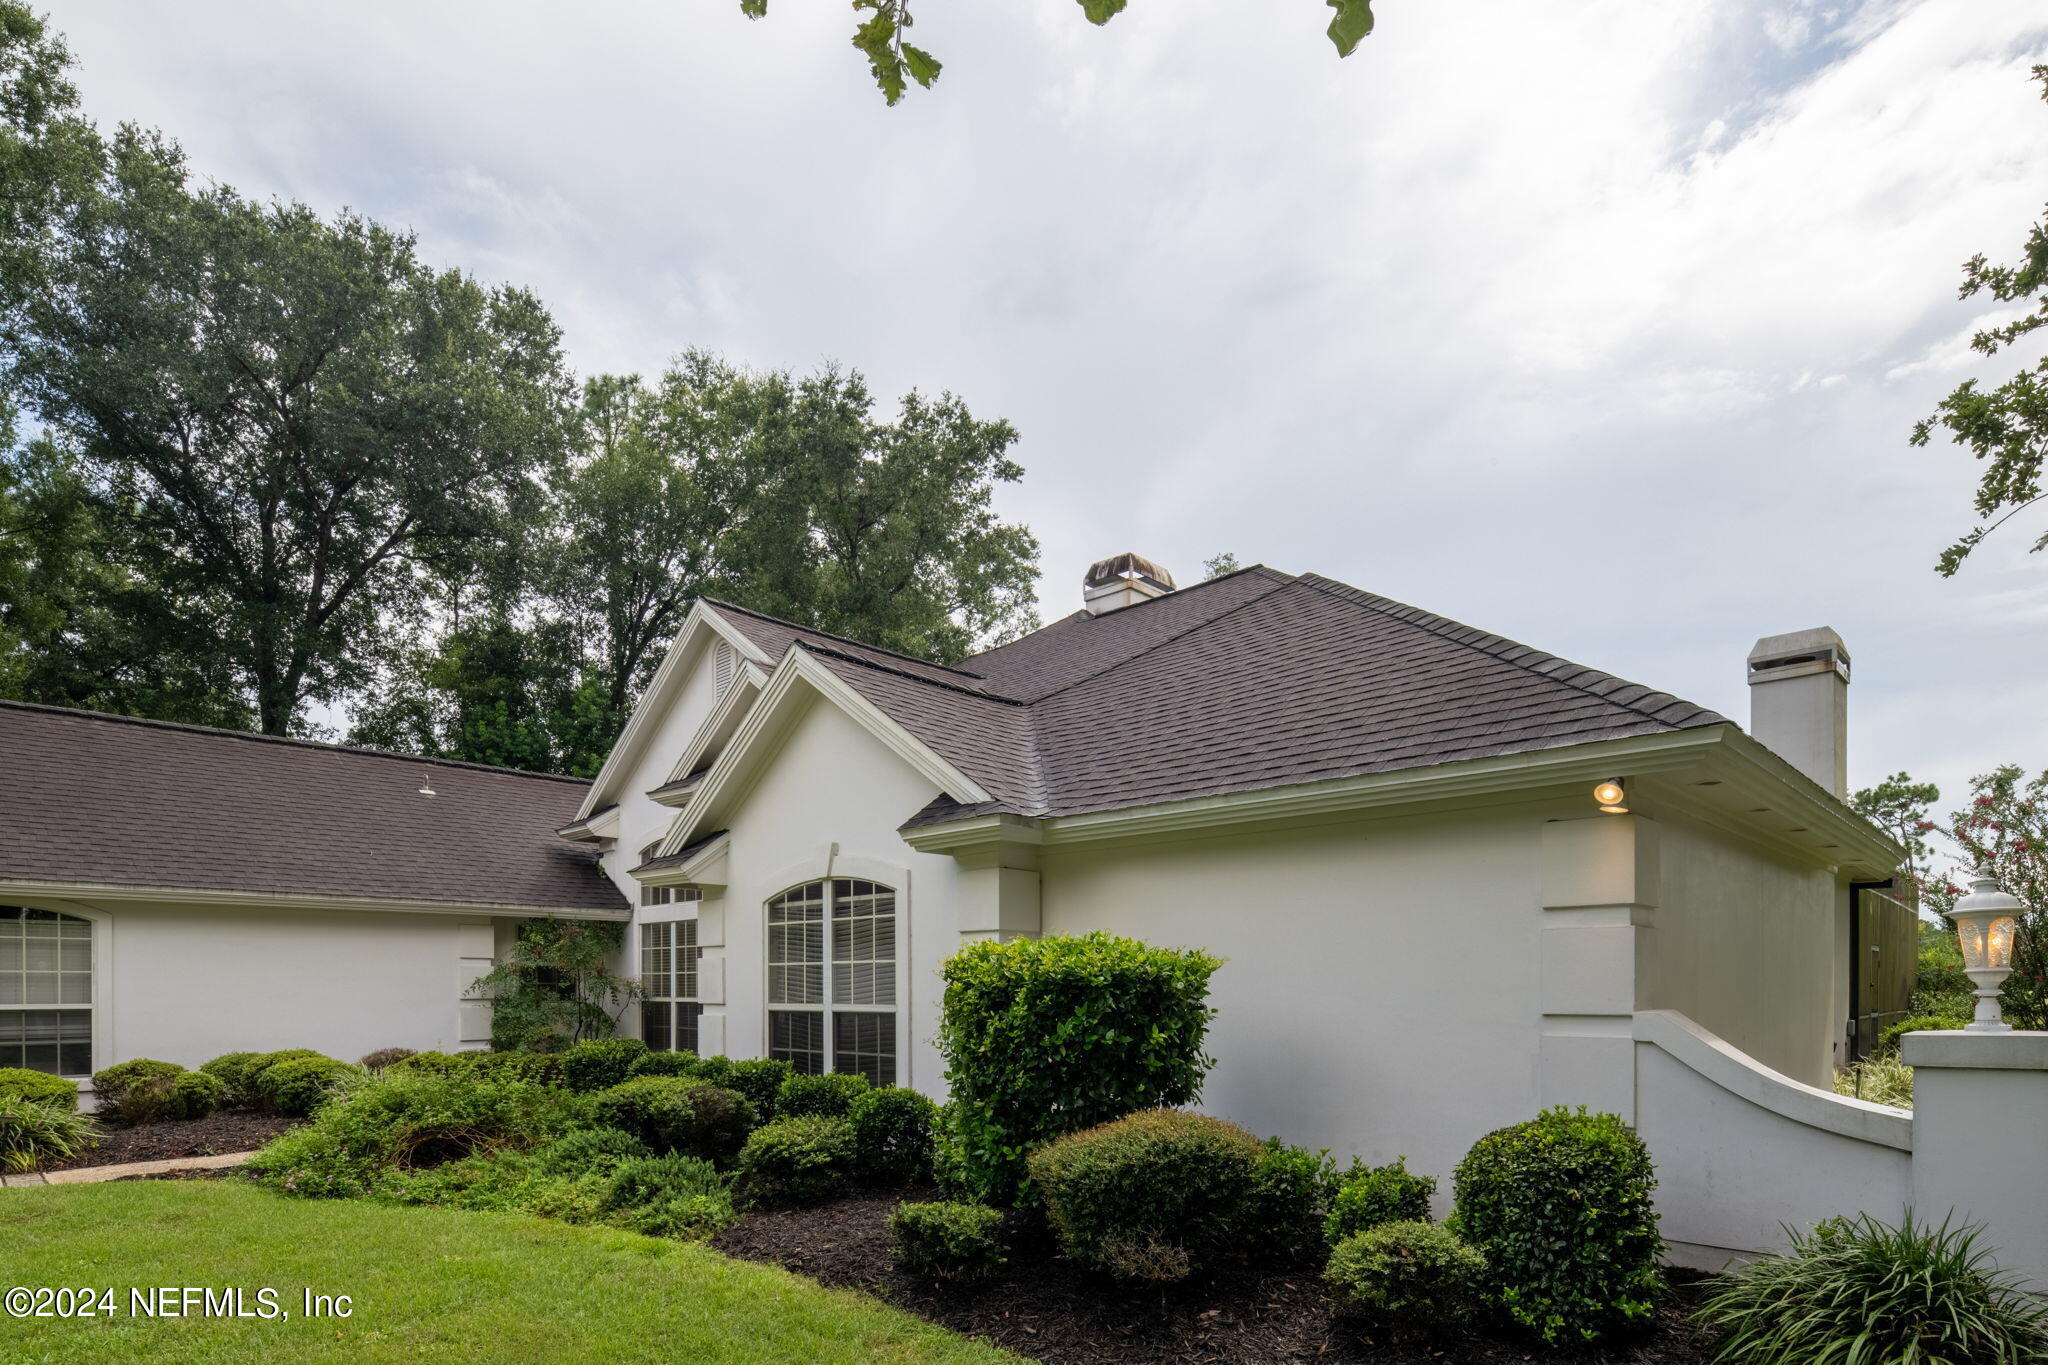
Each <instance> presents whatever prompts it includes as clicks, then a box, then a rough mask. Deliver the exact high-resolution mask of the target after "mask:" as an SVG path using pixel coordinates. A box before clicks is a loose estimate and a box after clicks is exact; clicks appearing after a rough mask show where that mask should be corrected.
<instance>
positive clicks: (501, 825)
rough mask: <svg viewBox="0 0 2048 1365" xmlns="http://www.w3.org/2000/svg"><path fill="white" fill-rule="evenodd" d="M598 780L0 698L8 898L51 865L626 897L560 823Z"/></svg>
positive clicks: (534, 901) (579, 902) (349, 888)
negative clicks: (563, 834)
mask: <svg viewBox="0 0 2048 1365" xmlns="http://www.w3.org/2000/svg"><path fill="white" fill-rule="evenodd" d="M422 786H431V787H432V788H433V790H434V793H435V794H434V795H433V796H426V795H423V794H422V793H421V792H420V790H419V789H420V788H421V787H422ZM588 789H589V784H588V783H586V782H581V781H578V780H576V779H573V778H564V777H550V776H545V775H541V774H535V773H520V772H513V771H510V770H507V769H503V768H489V767H484V766H481V765H478V764H470V763H451V762H445V761H440V760H431V759H419V758H409V757H404V756H401V755H396V754H386V753H381V752H378V751H376V750H369V749H351V748H346V747H343V746H339V745H331V744H314V743H310V742H307V741H303V740H291V739H279V738H276V737H273V736H267V735H250V734H243V733H239V732H236V731H231V730H212V729H207V728H205V727H201V726H190V725H171V724H166V723H163V722H159V721H146V720H136V719H133V718H131V717H126V716H108V715H102V714H100V713H98V712H92V711H68V710H64V709H61V708H57V707H48V706H32V705H27V704H24V703H20V702H0V897H4V896H5V894H6V892H5V887H4V882H6V881H49V882H72V883H88V884H108V885H117V886H135V887H178V888H184V889H193V890H211V891H239V892H257V893H265V894H274V893H283V894H303V895H317V896H332V897H345V898H358V899H363V900H371V901H376V900H386V901H446V902H452V903H458V904H467V905H506V906H516V907H521V908H531V909H534V910H536V911H539V910H585V911H592V910H616V911H622V912H623V911H624V910H625V909H626V908H627V906H626V901H625V898H624V897H623V896H621V895H620V894H619V891H618V889H617V888H616V887H615V886H614V885H613V884H612V882H611V881H610V879H609V878H607V877H605V876H604V875H603V874H602V873H601V872H599V871H598V869H597V865H596V861H595V853H594V852H593V851H592V850H590V849H588V848H585V847H580V846H578V845H576V844H572V843H569V842H568V841H566V840H564V839H561V838H558V837H557V836H556V834H555V831H556V830H557V829H559V828H561V827H562V826H564V825H565V824H566V823H567V822H569V821H570V820H571V819H572V818H573V817H574V816H575V814H576V810H577V807H578V805H579V804H580V803H581V802H582V799H583V796H584V794H585V792H586V791H587V790H588Z"/></svg>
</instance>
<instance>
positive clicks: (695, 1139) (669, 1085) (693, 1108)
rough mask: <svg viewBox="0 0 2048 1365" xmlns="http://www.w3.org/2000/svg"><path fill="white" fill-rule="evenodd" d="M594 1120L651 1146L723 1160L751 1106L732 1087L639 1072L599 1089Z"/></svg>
mask: <svg viewBox="0 0 2048 1365" xmlns="http://www.w3.org/2000/svg"><path fill="white" fill-rule="evenodd" d="M596 1115H597V1121H598V1122H600V1123H604V1124H608V1125H610V1126H611V1127H613V1128H622V1129H624V1130H625V1131H626V1132H629V1133H631V1134H633V1136H635V1137H637V1138H639V1139H640V1140H641V1141H642V1142H644V1143H646V1144H647V1145H648V1147H649V1148H651V1149H652V1150H654V1151H656V1152H681V1153H682V1154H684V1155H685V1156H694V1157H701V1158H703V1159H704V1160H706V1161H724V1160H726V1159H728V1158H730V1157H731V1156H732V1155H733V1153H735V1152H737V1151H738V1150H739V1149H740V1144H741V1143H742V1142H744V1141H746V1137H747V1130H748V1129H750V1128H752V1127H753V1126H754V1106H752V1105H751V1104H748V1103H747V1100H746V1097H745V1096H744V1095H741V1094H740V1093H739V1092H738V1091H736V1090H727V1089H725V1088H724V1087H723V1086H717V1085H713V1084H711V1082H709V1081H704V1080H699V1079H697V1078H696V1077H694V1076H641V1077H639V1078H638V1079H636V1080H630V1081H622V1082H620V1083H619V1084H617V1085H615V1086H612V1087H611V1088H610V1089H609V1090H604V1091H600V1092H599V1093H598V1096H597V1106H596Z"/></svg>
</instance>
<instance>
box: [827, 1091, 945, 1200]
mask: <svg viewBox="0 0 2048 1365" xmlns="http://www.w3.org/2000/svg"><path fill="white" fill-rule="evenodd" d="M846 1118H847V1122H849V1123H851V1124H852V1125H853V1145H854V1151H855V1156H856V1161H857V1164H858V1165H859V1168H860V1173H861V1175H862V1176H863V1177H864V1178H866V1179H868V1180H875V1181H893V1182H896V1183H899V1184H900V1183H903V1182H906V1181H911V1180H924V1179H927V1178H929V1177H930V1175H931V1173H932V1135H933V1133H934V1132H935V1131H936V1129H937V1127H938V1122H939V1106H938V1105H936V1104H934V1103H932V1102H931V1101H930V1100H929V1099H927V1098H925V1097H924V1096H923V1095H920V1094H918V1093H917V1092H916V1091H915V1090H909V1089H906V1088H904V1087H903V1086H900V1085H885V1086H882V1087H881V1088H880V1089H876V1090H867V1091H863V1092H862V1093H861V1094H859V1095H857V1096H855V1097H854V1101H853V1104H852V1106H851V1107H850V1108H849V1109H848V1110H847V1113H846Z"/></svg>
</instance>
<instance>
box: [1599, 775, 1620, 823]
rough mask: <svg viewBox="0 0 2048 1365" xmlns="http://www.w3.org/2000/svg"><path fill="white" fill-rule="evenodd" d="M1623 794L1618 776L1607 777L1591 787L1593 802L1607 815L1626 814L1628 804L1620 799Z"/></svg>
mask: <svg viewBox="0 0 2048 1365" xmlns="http://www.w3.org/2000/svg"><path fill="white" fill-rule="evenodd" d="M1625 795H1626V793H1625V792H1624V791H1623V790H1622V786H1621V779H1620V778H1618V777H1616V778H1609V779H1608V780H1607V781H1605V782H1602V783H1601V784H1600V785H1599V786H1597V787H1595V788H1593V803H1594V804H1595V805H1597V806H1599V807H1600V809H1601V810H1604V811H1606V812H1607V813H1608V814H1609V815H1626V814H1628V806H1627V805H1626V804H1625V803H1624V802H1623V800H1622V798H1623V797H1624V796H1625Z"/></svg>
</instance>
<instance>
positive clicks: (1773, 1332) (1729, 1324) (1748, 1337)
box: [1699, 1212, 2048, 1365]
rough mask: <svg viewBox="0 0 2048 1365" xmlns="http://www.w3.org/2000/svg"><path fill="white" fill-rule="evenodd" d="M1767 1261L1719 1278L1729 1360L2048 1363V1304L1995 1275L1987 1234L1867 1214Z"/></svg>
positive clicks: (1707, 1309) (1711, 1299)
mask: <svg viewBox="0 0 2048 1365" xmlns="http://www.w3.org/2000/svg"><path fill="white" fill-rule="evenodd" d="M1790 1235H1791V1239H1792V1245H1791V1247H1790V1248H1789V1249H1788V1250H1787V1251H1786V1252H1785V1254H1784V1255H1781V1256H1767V1257H1765V1258H1763V1259H1762V1260H1759V1261H1755V1262H1752V1263H1751V1264H1749V1265H1746V1266H1744V1267H1742V1268H1741V1269H1740V1270H1737V1271H1735V1272H1733V1273H1732V1274H1729V1275H1726V1276H1724V1277H1722V1278H1721V1279H1720V1280H1718V1281H1716V1282H1715V1287H1714V1288H1712V1289H1710V1290H1709V1291H1708V1293H1707V1298H1706V1302H1705V1303H1704V1304H1702V1305H1701V1307H1700V1311H1699V1317H1700V1319H1701V1321H1703V1322H1705V1323H1707V1324H1709V1325H1710V1326H1713V1327H1715V1328H1718V1329H1719V1331H1720V1335H1721V1341H1720V1354H1719V1357H1718V1358H1719V1359H1721V1360H1724V1361H1728V1362H1731V1365H1776V1363H1777V1362H1779V1361H1789V1360H1816V1361H1821V1360H1825V1361H1837V1360H1839V1361H1848V1360H1855V1361H1868V1362H1870V1365H1905V1363H1906V1362H1913V1363H1914V1365H1926V1363H1927V1362H1941V1361H1969V1362H1971V1363H1972V1365H2019V1362H2021V1361H2039V1360H2042V1359H2048V1303H2043V1302H2042V1301H2041V1300H2039V1299H2036V1298H2034V1297H2033V1296H2032V1295H2030V1294H2027V1293H2025V1292H2024V1291H2022V1290H2021V1289H2020V1288H2019V1287H2018V1285H2017V1283H2016V1281H2015V1280H2014V1278H2013V1277H2012V1276H2011V1275H2010V1274H2008V1273H2006V1272H2002V1271H1998V1270H1995V1269H1993V1268H1992V1265H1991V1250H1990V1248H1988V1247H1985V1246H1981V1245H1979V1244H1978V1241H1977V1238H1978V1229H1976V1228H1973V1227H1954V1228H1952V1227H1950V1226H1949V1225H1948V1223H1946V1222H1943V1223H1942V1224H1941V1225H1940V1226H1939V1227H1933V1228H1930V1227H1928V1226H1926V1225H1925V1224H1915V1223H1914V1221H1913V1217H1912V1215H1911V1213H1910V1212H1909V1213H1908V1214H1907V1215H1906V1218H1905V1220H1904V1221H1903V1222H1901V1223H1900V1224H1899V1226H1897V1227H1893V1226H1891V1225H1890V1224H1887V1223H1882V1222H1879V1221H1878V1220H1877V1219H1875V1218H1872V1217H1870V1216H1869V1215H1868V1214H1865V1215H1863V1216H1861V1217H1858V1218H1834V1219H1830V1220H1828V1221H1827V1222H1825V1223H1822V1224H1820V1225H1819V1226H1817V1227H1815V1228H1814V1229H1813V1231H1812V1232H1798V1231H1792V1232H1791V1234H1790Z"/></svg>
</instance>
